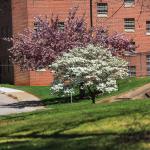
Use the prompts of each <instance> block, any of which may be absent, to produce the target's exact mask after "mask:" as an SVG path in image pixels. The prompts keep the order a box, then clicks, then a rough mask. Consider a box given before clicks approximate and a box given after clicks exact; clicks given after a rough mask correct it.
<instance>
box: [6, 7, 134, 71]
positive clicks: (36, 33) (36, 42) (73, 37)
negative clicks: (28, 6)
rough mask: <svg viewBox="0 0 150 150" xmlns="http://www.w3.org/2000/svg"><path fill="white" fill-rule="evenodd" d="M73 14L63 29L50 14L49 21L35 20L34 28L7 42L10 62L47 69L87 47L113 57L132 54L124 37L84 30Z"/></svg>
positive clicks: (73, 11) (101, 30)
mask: <svg viewBox="0 0 150 150" xmlns="http://www.w3.org/2000/svg"><path fill="white" fill-rule="evenodd" d="M77 11H78V8H77V7H75V8H73V9H71V10H70V11H69V13H68V17H67V18H66V20H65V22H64V28H63V29H62V28H60V27H59V22H60V20H59V18H58V17H54V16H53V15H52V17H51V20H50V21H49V20H48V19H47V18H45V19H43V18H41V17H36V18H35V21H34V26H35V27H34V29H25V30H24V32H22V33H19V34H17V35H15V36H14V37H13V38H12V39H11V40H12V41H13V47H12V48H10V50H9V52H10V57H11V59H12V62H13V63H14V64H17V65H18V66H20V68H21V69H30V70H36V69H40V68H48V66H49V65H50V64H51V63H52V62H54V61H55V60H56V59H57V58H58V57H59V56H61V55H62V54H63V53H64V52H68V51H69V50H71V49H73V48H75V47H86V46H87V45H89V44H94V45H100V46H103V47H104V48H107V49H108V50H110V51H111V53H112V54H113V55H123V54H124V52H125V51H132V49H133V46H132V44H131V42H130V40H128V39H127V38H126V37H125V36H123V35H122V34H117V33H114V34H113V35H109V34H108V31H107V29H105V28H103V27H95V28H92V29H91V28H88V27H87V24H86V21H85V18H84V15H83V16H82V17H77V15H76V14H77Z"/></svg>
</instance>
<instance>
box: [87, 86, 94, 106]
mask: <svg viewBox="0 0 150 150" xmlns="http://www.w3.org/2000/svg"><path fill="white" fill-rule="evenodd" d="M88 91H89V94H90V97H91V100H92V103H93V104H95V98H96V94H95V91H92V90H91V88H90V87H88Z"/></svg>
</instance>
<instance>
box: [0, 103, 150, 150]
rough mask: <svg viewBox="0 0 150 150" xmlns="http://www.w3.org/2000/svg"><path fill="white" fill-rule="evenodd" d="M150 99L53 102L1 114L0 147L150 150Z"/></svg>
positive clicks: (16, 149)
mask: <svg viewBox="0 0 150 150" xmlns="http://www.w3.org/2000/svg"><path fill="white" fill-rule="evenodd" d="M149 149H150V100H137V101H125V102H117V103H112V104H102V105H99V104H96V105H93V104H91V103H90V102H89V101H85V102H80V103H75V104H61V105H52V106H51V107H49V108H48V109H47V110H43V111H39V112H34V113H26V114H19V115H13V116H7V117H0V150H149Z"/></svg>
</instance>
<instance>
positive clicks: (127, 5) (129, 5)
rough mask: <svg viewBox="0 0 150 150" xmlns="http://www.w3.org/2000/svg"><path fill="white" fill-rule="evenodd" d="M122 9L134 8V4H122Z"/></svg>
mask: <svg viewBox="0 0 150 150" xmlns="http://www.w3.org/2000/svg"><path fill="white" fill-rule="evenodd" d="M124 7H125V8H130V7H135V4H134V3H133V4H129V3H126V4H124Z"/></svg>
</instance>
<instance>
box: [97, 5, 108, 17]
mask: <svg viewBox="0 0 150 150" xmlns="http://www.w3.org/2000/svg"><path fill="white" fill-rule="evenodd" d="M102 7H105V8H106V9H102ZM97 16H98V17H108V3H97Z"/></svg>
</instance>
